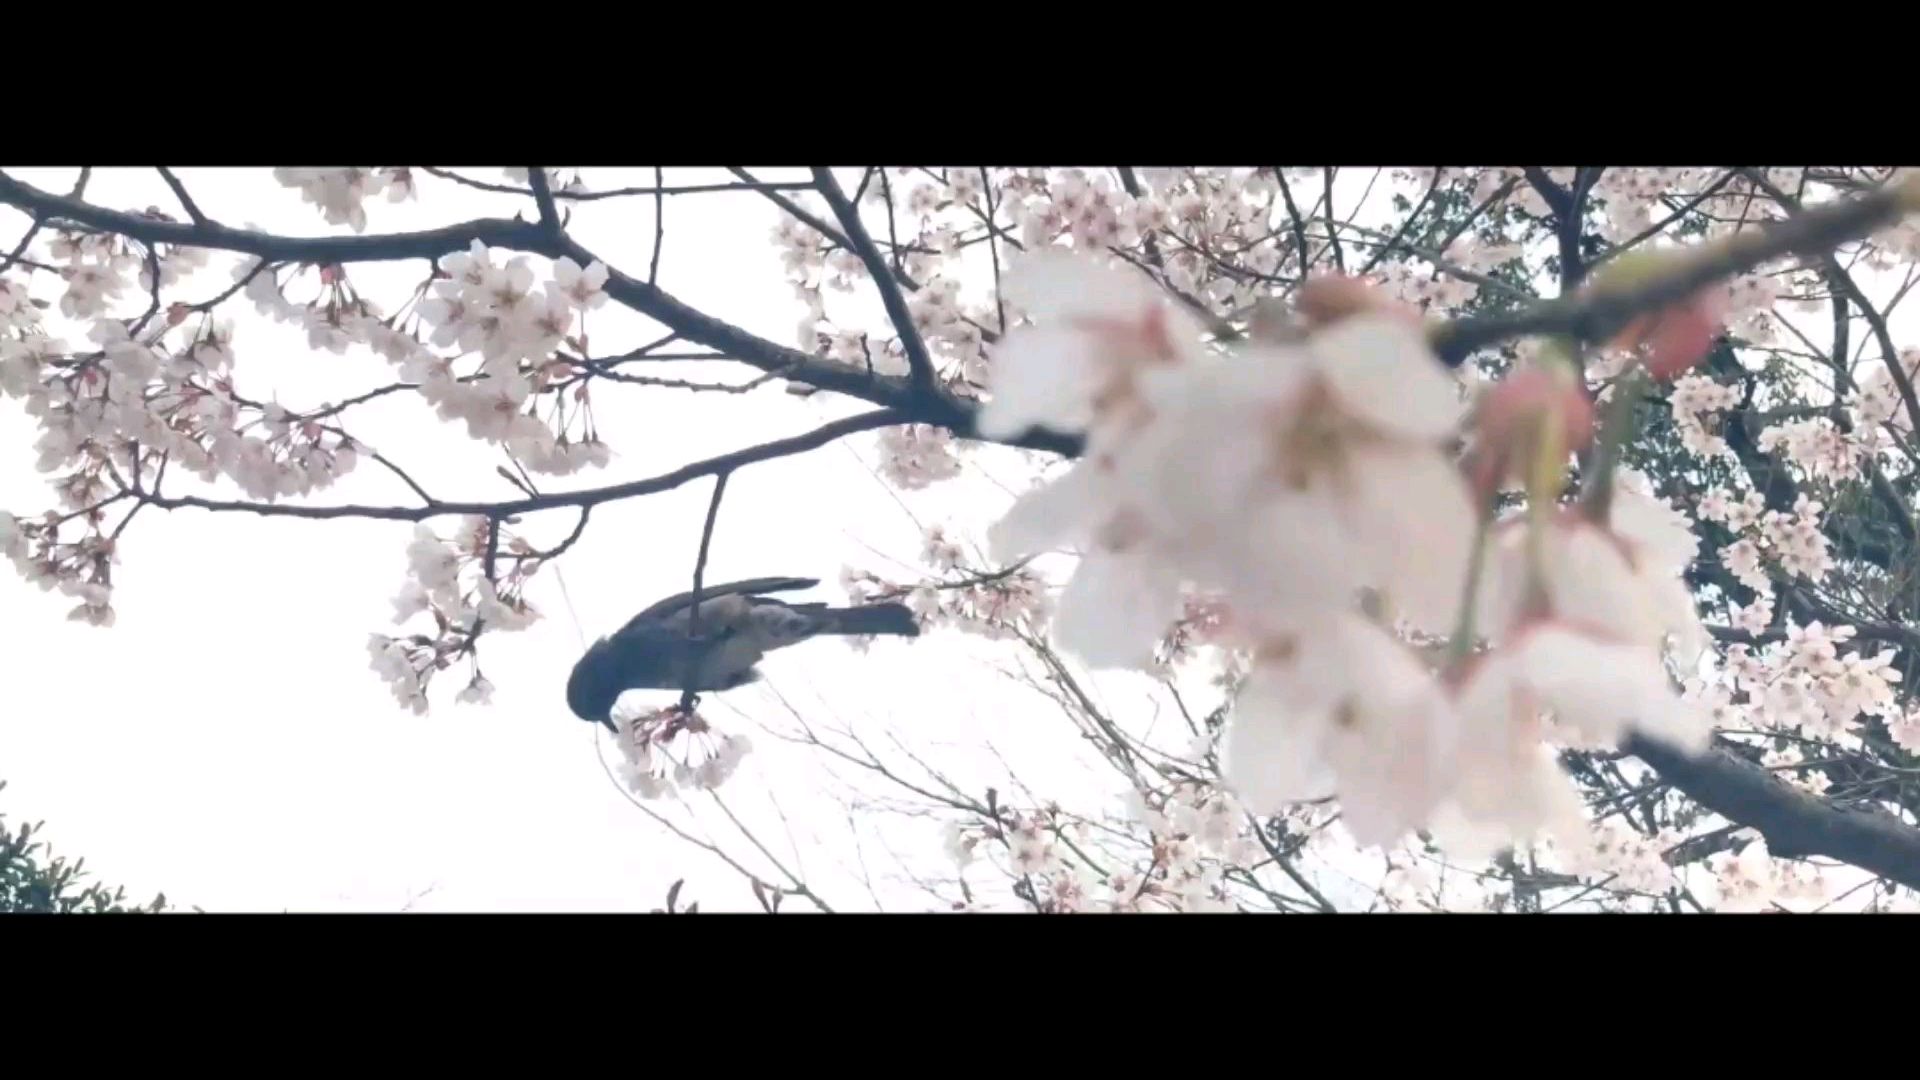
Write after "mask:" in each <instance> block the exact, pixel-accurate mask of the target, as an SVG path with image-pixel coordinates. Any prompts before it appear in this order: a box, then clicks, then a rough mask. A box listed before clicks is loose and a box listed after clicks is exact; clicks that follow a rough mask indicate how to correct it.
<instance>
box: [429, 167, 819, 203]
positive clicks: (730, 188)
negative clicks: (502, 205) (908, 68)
mask: <svg viewBox="0 0 1920 1080" xmlns="http://www.w3.org/2000/svg"><path fill="white" fill-rule="evenodd" d="M420 171H421V172H424V173H426V174H427V175H428V176H437V177H439V178H440V179H442V180H450V181H452V182H453V183H456V184H459V185H461V186H462V187H470V188H473V189H475V190H476V191H491V192H494V193H496V194H499V195H520V196H523V197H524V196H529V195H532V194H533V189H532V188H530V187H516V186H514V185H512V184H494V183H489V182H488V181H485V180H475V179H473V178H472V177H469V176H461V175H460V174H459V173H456V172H453V171H452V170H450V169H444V168H441V167H440V166H437V165H422V166H420ZM529 179H531V177H529ZM811 187H813V185H812V184H809V183H806V182H804V181H793V182H789V183H765V184H763V183H760V182H758V181H755V182H753V183H747V184H682V185H680V186H679V187H668V186H666V185H665V184H661V183H657V182H656V183H655V185H654V186H653V187H624V188H608V189H607V190H606V191H556V192H554V193H553V197H554V198H555V199H557V200H560V201H562V202H595V201H598V200H600V199H623V198H629V197H631V196H634V195H714V194H725V193H728V192H739V191H806V190H808V189H809V188H811Z"/></svg>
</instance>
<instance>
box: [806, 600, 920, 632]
mask: <svg viewBox="0 0 1920 1080" xmlns="http://www.w3.org/2000/svg"><path fill="white" fill-rule="evenodd" d="M822 614H823V615H824V616H825V621H826V624H827V628H826V631H825V632H826V633H829V634H893V635H896V636H898V637H919V636H920V622H919V620H917V619H915V618H914V617H913V609H912V608H910V607H908V606H907V605H905V604H897V603H886V604H863V605H861V606H859V607H846V608H828V609H827V610H826V611H825V612H823V613H822Z"/></svg>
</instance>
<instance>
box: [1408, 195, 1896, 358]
mask: <svg viewBox="0 0 1920 1080" xmlns="http://www.w3.org/2000/svg"><path fill="white" fill-rule="evenodd" d="M1916 200H1920V181H1914V182H1909V183H1907V184H1904V185H1902V186H1901V187H1899V188H1893V189H1881V190H1878V191H1875V192H1873V193H1871V194H1869V195H1865V196H1862V197H1860V198H1857V199H1849V200H1847V201H1845V202H1839V203H1835V204H1833V205H1831V206H1823V207H1820V208H1819V209H1817V210H1809V211H1807V212H1806V213H1804V214H1801V215H1800V216H1798V217H1792V218H1788V219H1787V220H1785V221H1782V222H1778V223H1776V224H1774V225H1771V226H1768V227H1765V228H1760V229H1754V230H1750V231H1744V232H1740V233H1736V234H1735V235H1734V236H1733V237H1731V238H1730V239H1728V240H1727V241H1725V242H1723V243H1718V244H1714V245H1711V246H1709V247H1705V248H1701V249H1697V250H1695V251H1693V252H1690V253H1688V254H1686V255H1683V256H1679V257H1676V258H1675V259H1674V260H1673V263H1672V264H1671V265H1669V266H1666V267H1663V268H1661V269H1660V270H1658V271H1657V272H1655V273H1653V274H1651V275H1649V276H1648V277H1647V278H1646V279H1644V280H1641V281H1638V282H1636V283H1635V284H1634V285H1632V286H1631V287H1624V288H1617V289H1608V290H1605V291H1600V292H1594V291H1586V292H1582V293H1580V294H1578V295H1575V296H1566V297H1561V298H1559V299H1557V300H1550V301H1546V302H1544V303H1541V304H1538V305H1536V306H1534V307H1532V308H1530V309H1529V310H1526V311H1522V312H1518V313H1515V314H1511V315H1505V314H1503V315H1489V316H1484V317H1481V318H1473V319H1461V320H1459V321H1456V322H1451V323H1443V324H1441V325H1440V326H1438V327H1436V328H1435V329H1434V330H1433V332H1432V333H1431V335H1430V340H1431V341H1432V344H1433V347H1434V350H1435V351H1436V352H1437V353H1438V354H1439V355H1440V358H1441V359H1442V360H1444V361H1445V362H1446V363H1448V364H1451V365H1458V364H1459V363H1461V362H1462V361H1464V360H1465V359H1466V358H1467V357H1468V356H1469V355H1471V354H1472V353H1473V351H1474V350H1475V349H1479V348H1483V347H1485V346H1488V345H1493V344H1496V343H1498V342H1502V341H1507V340H1510V339H1513V338H1517V337H1523V336H1526V335H1529V334H1571V335H1573V336H1575V337H1579V338H1582V339H1584V340H1588V341H1599V340H1604V339H1605V338H1607V337H1608V336H1610V335H1611V334H1613V333H1615V332H1617V331H1618V330H1619V329H1620V328H1621V327H1624V326H1625V325H1627V323H1629V322H1631V321H1632V320H1633V319H1634V318H1635V317H1636V316H1638V315H1640V314H1642V313H1643V312H1646V311H1650V310H1653V309H1655V308H1659V307H1663V306H1665V305H1667V304H1671V303H1675V302H1677V301H1680V300H1683V299H1685V298H1686V297H1688V296H1690V295H1692V294H1693V293H1694V292H1695V291H1697V290H1699V289H1701V288H1703V287H1705V286H1707V285H1711V284H1713V283H1715V282H1717V281H1721V280H1723V279H1725V278H1728V277H1732V276H1733V275H1734V274H1739V273H1744V272H1746V271H1748V270H1751V269H1753V268H1754V267H1756V266H1759V265H1760V264H1762V263H1764V262H1768V261H1769V260H1772V259H1776V258H1779V257H1780V256H1782V255H1790V254H1815V255H1818V254H1820V253H1821V252H1823V251H1825V250H1828V249H1830V248H1831V247H1832V246H1833V245H1835V244H1841V243H1845V242H1847V241H1849V240H1857V239H1859V238H1860V237H1863V236H1866V235H1868V234H1869V233H1872V232H1874V231H1875V230H1877V229H1880V228H1882V227H1884V226H1886V225H1889V224H1892V223H1893V222H1895V221H1897V220H1899V219H1900V218H1901V217H1902V216H1904V215H1906V214H1907V213H1909V212H1910V211H1911V210H1912V209H1913V205H1914V203H1915V202H1916Z"/></svg>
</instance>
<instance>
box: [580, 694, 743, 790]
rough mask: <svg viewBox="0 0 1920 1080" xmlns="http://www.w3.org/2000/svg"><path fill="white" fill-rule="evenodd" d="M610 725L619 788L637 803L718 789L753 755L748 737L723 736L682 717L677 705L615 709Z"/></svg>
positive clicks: (695, 718)
mask: <svg viewBox="0 0 1920 1080" xmlns="http://www.w3.org/2000/svg"><path fill="white" fill-rule="evenodd" d="M613 721H614V726H615V727H616V728H617V729H618V731H617V733H616V734H615V736H614V745H615V747H616V748H617V749H618V750H619V752H620V762H619V765H618V766H617V769H616V771H617V773H618V775H619V778H620V782H621V783H622V784H624V785H625V786H626V788H627V790H628V791H631V792H633V793H634V794H635V795H638V796H640V797H641V798H642V799H647V800H653V799H659V798H667V797H677V795H678V793H679V792H680V791H683V790H706V791H711V790H713V789H715V788H718V787H719V786H720V785H721V784H724V783H726V782H727V779H728V778H729V777H731V776H732V775H733V773H734V771H735V770H736V769H738V768H739V767H740V762H741V761H742V760H743V759H745V758H746V756H747V754H748V753H749V752H750V751H752V749H753V741H752V740H751V739H749V738H748V737H747V736H745V735H729V734H722V733H720V732H718V731H716V730H715V729H714V728H713V727H712V725H710V724H708V723H707V721H706V719H705V718H704V717H702V716H700V715H699V714H698V713H693V712H683V711H682V710H681V709H680V708H679V707H678V706H677V705H674V706H667V707H665V708H651V707H650V708H645V709H641V710H638V711H627V710H618V709H617V710H615V712H614V716H613Z"/></svg>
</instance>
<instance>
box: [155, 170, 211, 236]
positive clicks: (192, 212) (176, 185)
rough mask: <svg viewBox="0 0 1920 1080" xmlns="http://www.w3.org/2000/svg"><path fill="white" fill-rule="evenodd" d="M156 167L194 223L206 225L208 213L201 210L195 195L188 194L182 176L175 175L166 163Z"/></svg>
mask: <svg viewBox="0 0 1920 1080" xmlns="http://www.w3.org/2000/svg"><path fill="white" fill-rule="evenodd" d="M155 168H157V169H159V170H160V179H162V180H165V181H166V182H167V186H168V187H170V188H172V189H173V197H174V198H176V199H179V200H180V208H181V209H182V210H185V211H186V212H187V216H188V217H190V218H192V219H193V223H194V224H195V225H205V224H206V223H207V215H205V214H203V213H201V212H200V207H198V206H196V205H195V204H194V201H193V196H191V195H189V194H187V189H186V185H184V184H182V183H180V178H179V177H177V176H175V175H173V170H172V169H169V168H167V167H166V166H165V165H156V166H155Z"/></svg>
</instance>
